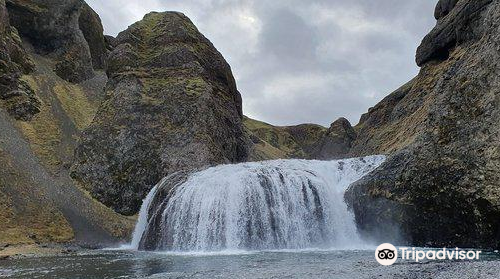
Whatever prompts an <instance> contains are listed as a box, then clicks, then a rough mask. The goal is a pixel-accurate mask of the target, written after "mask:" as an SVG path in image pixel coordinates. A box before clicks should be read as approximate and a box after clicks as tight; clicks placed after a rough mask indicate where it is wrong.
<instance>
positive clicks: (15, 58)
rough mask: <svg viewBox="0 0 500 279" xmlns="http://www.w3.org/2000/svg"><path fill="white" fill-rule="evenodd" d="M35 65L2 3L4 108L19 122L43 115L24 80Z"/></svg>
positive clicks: (0, 100) (0, 85) (0, 86)
mask: <svg viewBox="0 0 500 279" xmlns="http://www.w3.org/2000/svg"><path fill="white" fill-rule="evenodd" d="M34 67H35V66H34V64H33V61H32V60H31V59H30V56H29V55H28V54H27V53H26V51H25V50H24V48H23V46H22V42H21V38H20V37H19V34H18V33H17V30H16V29H15V28H14V27H12V26H11V25H10V23H9V14H8V13H7V9H6V6H5V1H4V0H1V1H0V104H1V105H2V106H3V107H5V109H6V110H7V111H8V112H9V114H10V115H12V116H13V117H15V118H16V119H21V120H29V119H31V118H32V117H33V115H35V114H37V113H38V112H40V105H41V101H40V99H38V98H37V97H36V95H35V93H34V92H33V89H32V88H31V87H30V86H29V85H28V84H27V83H26V82H24V81H22V80H21V79H20V78H21V76H22V75H23V74H26V73H29V72H31V71H33V68H34Z"/></svg>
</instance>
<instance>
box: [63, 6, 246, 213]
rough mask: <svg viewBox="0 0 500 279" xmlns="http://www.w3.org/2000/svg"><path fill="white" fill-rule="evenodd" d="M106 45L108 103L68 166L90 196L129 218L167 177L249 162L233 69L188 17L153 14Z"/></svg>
mask: <svg viewBox="0 0 500 279" xmlns="http://www.w3.org/2000/svg"><path fill="white" fill-rule="evenodd" d="M111 41H112V40H109V39H108V42H111ZM111 44H112V45H116V47H114V50H113V51H112V53H111V54H110V56H109V61H108V67H107V73H108V76H109V78H110V80H109V81H108V84H107V88H106V92H107V93H106V98H105V100H104V102H103V103H102V104H101V106H100V108H99V111H98V112H97V115H96V117H95V119H94V121H93V123H92V125H91V126H90V127H89V128H88V129H87V130H86V131H85V133H84V135H83V136H82V138H81V140H80V144H79V146H78V148H77V149H76V152H75V163H74V165H73V167H72V176H73V177H74V178H75V179H77V180H78V181H80V182H81V183H82V184H83V185H84V186H85V187H87V188H88V189H89V190H90V192H91V194H92V195H93V196H94V197H96V198H97V199H98V200H100V201H101V202H103V203H104V204H106V205H108V206H110V207H112V208H113V209H115V210H116V211H118V212H120V213H123V214H127V215H131V214H135V213H136V212H137V211H138V210H139V207H140V205H141V201H142V199H143V198H144V197H145V195H146V194H147V193H148V191H149V190H150V189H151V187H152V186H153V185H155V184H156V183H157V182H158V181H159V180H160V179H161V178H162V177H164V176H167V175H169V174H171V173H174V172H176V171H180V170H192V169H195V168H200V167H205V166H210V165H213V164H220V163H231V162H240V161H244V160H246V159H247V153H248V151H247V145H248V142H247V141H248V139H247V137H246V135H245V133H244V131H243V127H242V109H241V96H240V94H239V92H238V91H237V89H236V85H235V81H234V78H233V76H232V73H231V69H230V67H229V65H228V64H227V63H226V61H225V60H224V59H223V57H222V55H221V54H220V53H219V52H218V51H217V50H216V49H215V47H214V46H213V45H212V44H211V43H210V42H209V41H208V40H207V39H206V38H205V37H204V36H203V35H202V34H200V33H199V31H198V30H197V29H196V27H195V26H194V25H193V23H192V22H191V21H190V20H189V19H188V18H187V17H186V16H184V15H183V14H180V13H175V12H166V13H150V14H148V15H146V16H145V17H144V19H143V20H142V21H140V22H138V23H135V24H133V25H132V26H130V27H129V28H128V29H127V30H126V31H124V32H122V33H120V34H119V35H118V37H117V38H116V42H112V43H111Z"/></svg>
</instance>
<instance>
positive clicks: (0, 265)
mask: <svg viewBox="0 0 500 279" xmlns="http://www.w3.org/2000/svg"><path fill="white" fill-rule="evenodd" d="M483 254H484V255H483V256H482V257H481V260H480V261H427V262H422V263H414V262H410V261H401V260H398V262H396V263H395V264H394V265H392V266H382V265H380V264H378V263H377V262H376V261H375V258H374V250H359V251H357V250H347V251H341V250H339V251H293V252H292V251H288V252H287V251H279V252H278V251H274V252H272V251H268V252H248V253H245V252H239V253H224V252H222V253H214V254H203V253H192V254H189V253H184V254H172V253H170V254H168V253H152V252H136V251H90V252H80V253H79V254H78V255H68V256H57V257H39V258H24V259H13V260H7V261H0V278H61V279H66V278H68V279H80V278H82V279H94V278H95V279H103V278H227V279H233V278H234V279H239V278H297V279H299V278H300V279H307V278H314V279H321V278H346V279H347V278H349V279H350V278H408V279H410V278H475V279H476V278H492V279H493V278H495V279H497V278H500V277H499V276H500V257H499V255H498V253H483Z"/></svg>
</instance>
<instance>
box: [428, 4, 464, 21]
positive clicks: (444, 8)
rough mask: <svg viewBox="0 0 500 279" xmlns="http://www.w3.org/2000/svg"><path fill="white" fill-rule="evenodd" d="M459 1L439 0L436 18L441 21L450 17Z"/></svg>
mask: <svg viewBox="0 0 500 279" xmlns="http://www.w3.org/2000/svg"><path fill="white" fill-rule="evenodd" d="M458 1H459V0H439V2H438V4H437V5H436V9H435V10H434V17H435V18H436V19H437V20H439V19H441V18H443V17H445V16H446V15H448V14H449V13H450V12H451V10H453V8H455V5H456V4H457V3H458Z"/></svg>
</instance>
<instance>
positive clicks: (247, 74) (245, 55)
mask: <svg viewBox="0 0 500 279" xmlns="http://www.w3.org/2000/svg"><path fill="white" fill-rule="evenodd" d="M87 2H88V3H89V5H91V6H92V7H93V8H94V9H95V10H96V11H97V12H98V13H99V15H100V16H101V18H102V21H103V24H104V28H105V33H106V34H110V35H117V34H118V33H119V32H120V31H122V30H124V29H126V28H127V26H128V25H130V24H132V23H134V22H135V21H138V20H140V19H142V17H143V16H144V14H146V13H148V12H150V11H180V12H183V13H184V14H186V15H187V16H188V17H189V18H191V20H192V21H193V22H194V23H195V24H196V26H197V27H198V29H199V30H200V31H201V32H202V33H203V34H204V35H205V36H206V37H207V38H208V39H210V40H211V41H212V42H213V43H214V45H215V46H216V47H217V49H218V50H219V51H220V52H221V53H222V54H223V55H224V57H225V58H226V60H227V61H228V62H229V64H230V65H231V67H232V70H233V74H234V76H235V78H236V81H237V84H238V89H239V91H240V92H241V95H242V97H243V109H244V113H245V114H246V115H248V116H250V117H253V118H257V119H259V120H263V121H266V122H269V123H272V124H275V125H292V124H300V123H317V124H321V125H325V126H328V125H329V124H330V123H331V122H333V121H334V120H335V119H337V118H338V117H341V116H343V117H346V118H348V119H349V120H350V121H351V123H352V124H356V123H358V121H359V117H360V116H361V114H362V113H364V112H366V111H367V110H368V108H369V107H371V106H374V105H375V104H376V103H377V102H378V101H380V100H381V99H382V98H383V97H385V96H386V95H388V94H389V93H390V92H392V91H393V90H394V89H396V88H398V87H399V86H401V85H403V84H404V83H405V82H407V81H409V80H410V79H411V78H413V77H414V76H415V75H416V74H417V72H418V67H417V66H416V65H415V62H414V60H415V59H414V57H415V50H416V47H417V46H418V45H419V44H420V41H421V40H422V38H423V36H424V35H425V34H427V33H428V32H429V30H430V29H431V28H432V27H433V26H434V25H435V20H434V17H433V11H434V6H435V4H436V2H437V0H411V1H402V0H313V1H304V0H288V1H287V0H272V1H266V0H254V1H252V0H177V1H172V0H105V1H103V0H87Z"/></svg>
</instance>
